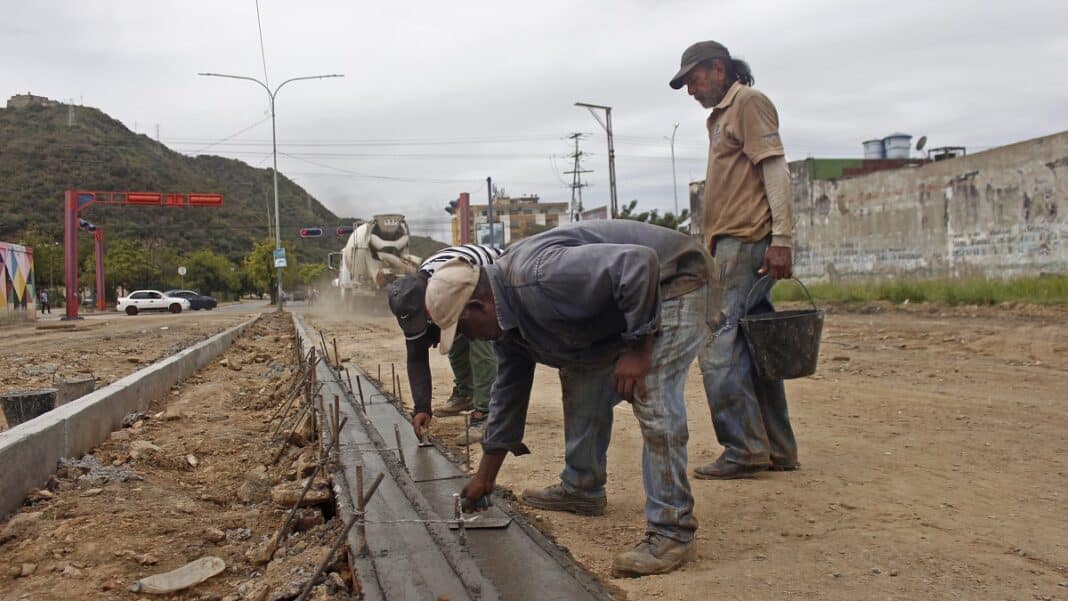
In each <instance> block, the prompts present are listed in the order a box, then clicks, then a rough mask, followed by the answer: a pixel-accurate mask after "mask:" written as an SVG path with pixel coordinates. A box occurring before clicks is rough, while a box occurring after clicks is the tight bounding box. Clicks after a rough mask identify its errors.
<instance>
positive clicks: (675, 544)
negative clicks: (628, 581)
mask: <svg viewBox="0 0 1068 601" xmlns="http://www.w3.org/2000/svg"><path fill="white" fill-rule="evenodd" d="M696 557H697V548H696V547H695V546H694V544H693V541H690V542H688V543H680V542H679V541H677V540H674V539H670V538H668V537H666V536H661V535H659V534H655V533H652V532H647V533H646V534H645V538H643V539H642V541H641V542H640V543H638V544H637V545H635V547H634V548H633V549H631V550H630V551H624V552H623V553H620V554H619V555H616V557H615V559H613V560H612V576H613V577H614V578H637V577H639V576H649V575H650V574H667V573H668V572H671V571H673V570H675V569H676V568H678V567H679V566H681V565H682V564H684V563H686V562H687V561H693V560H694V559H695V558H696Z"/></svg>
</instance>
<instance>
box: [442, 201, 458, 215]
mask: <svg viewBox="0 0 1068 601" xmlns="http://www.w3.org/2000/svg"><path fill="white" fill-rule="evenodd" d="M459 204H460V201H459V200H450V201H449V206H447V207H445V212H446V213H448V214H449V215H455V214H456V207H457V206H458V205H459Z"/></svg>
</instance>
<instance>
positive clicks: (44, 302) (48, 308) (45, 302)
mask: <svg viewBox="0 0 1068 601" xmlns="http://www.w3.org/2000/svg"><path fill="white" fill-rule="evenodd" d="M40 296H41V313H48V314H51V313H52V304H51V303H50V302H49V299H48V289H47V288H41V295H40Z"/></svg>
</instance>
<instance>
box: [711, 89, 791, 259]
mask: <svg viewBox="0 0 1068 601" xmlns="http://www.w3.org/2000/svg"><path fill="white" fill-rule="evenodd" d="M708 138H709V147H708V173H707V174H706V177H705V202H704V233H705V244H706V246H708V247H710V246H711V242H712V239H713V238H714V237H716V236H732V237H735V238H741V239H743V240H746V241H750V242H753V241H757V240H760V239H762V238H764V237H765V236H767V235H768V234H769V233H771V207H770V205H769V204H768V196H767V193H766V192H765V190H764V182H763V180H762V179H761V175H760V166H759V165H760V161H763V160H764V159H766V158H769V157H775V156H784V154H785V153H784V152H783V147H782V140H780V139H779V114H778V112H777V111H776V110H775V105H773V104H772V103H771V101H770V100H768V97H767V96H765V95H764V94H762V93H761V92H759V91H757V90H754V89H753V88H751V87H749V86H744V85H742V84H740V83H738V82H735V83H734V85H732V86H731V87H730V89H729V90H728V91H727V95H726V96H724V97H723V100H722V101H720V103H719V104H717V105H716V106H715V108H713V109H712V114H711V115H709V116H708Z"/></svg>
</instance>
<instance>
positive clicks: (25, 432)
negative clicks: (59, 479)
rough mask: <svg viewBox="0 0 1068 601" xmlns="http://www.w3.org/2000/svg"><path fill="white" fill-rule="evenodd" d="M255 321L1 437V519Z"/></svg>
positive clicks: (223, 347)
mask: <svg viewBox="0 0 1068 601" xmlns="http://www.w3.org/2000/svg"><path fill="white" fill-rule="evenodd" d="M256 319H258V316H257V317H252V318H251V319H248V320H246V321H244V322H242V323H240V324H238V325H236V326H234V327H232V328H230V329H229V330H226V331H224V332H221V333H219V334H216V335H215V336H212V337H211V338H208V339H207V340H204V341H202V342H199V343H197V344H195V345H193V346H191V347H189V348H187V349H185V350H183V351H181V352H179V353H177V354H175V355H172V356H171V357H168V358H166V359H164V360H162V361H160V362H158V363H155V364H153V365H150V366H148V367H146V368H144V369H142V370H140V371H137V372H134V373H132V374H130V375H128V376H126V377H125V378H122V379H121V380H118V381H116V382H113V383H111V384H109V385H108V386H105V387H104V388H101V389H100V390H97V391H95V392H92V393H90V394H87V395H85V396H83V397H81V398H79V399H76V400H74V401H71V402H70V403H67V404H65V405H62V406H60V407H57V408H56V409H54V410H52V411H49V412H48V413H46V414H44V415H42V416H40V417H37V418H35V419H32V420H30V421H28V422H26V423H24V424H21V425H19V426H16V427H14V428H12V429H10V430H7V431H4V432H0V516H3V515H6V514H8V513H10V512H12V511H15V510H16V509H18V507H19V505H21V504H22V500H23V499H24V498H25V496H26V493H27V491H29V489H30V488H34V487H41V486H44V484H45V483H46V482H47V481H48V477H49V476H51V475H52V473H53V472H55V470H56V464H57V463H58V461H59V459H60V458H61V457H72V456H75V457H76V456H79V455H81V454H82V453H85V452H87V451H89V450H91V449H92V448H93V447H95V446H97V445H98V444H100V443H101V442H102V441H103V440H104V439H105V438H107V436H108V435H109V434H110V433H111V432H113V431H114V430H116V429H118V428H119V427H120V426H121V424H122V418H123V416H125V415H126V414H127V413H130V412H132V411H140V410H144V409H145V407H147V406H148V404H149V403H150V402H152V401H153V400H155V399H157V398H160V397H162V396H163V395H165V394H166V393H167V392H168V391H169V390H170V388H171V386H173V385H174V384H176V383H178V382H180V381H181V380H184V379H185V378H187V377H189V376H190V375H192V374H193V373H194V372H196V371H197V370H198V369H200V368H201V367H203V366H205V365H207V364H208V363H209V362H210V361H211V360H212V359H214V358H215V357H217V356H219V355H220V354H222V353H223V351H225V350H226V349H227V348H229V347H230V344H232V343H233V341H234V340H235V339H236V338H237V337H238V336H240V335H241V333H242V332H244V331H245V330H246V329H247V328H248V327H249V326H250V325H252V324H253V323H255V321H256Z"/></svg>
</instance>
